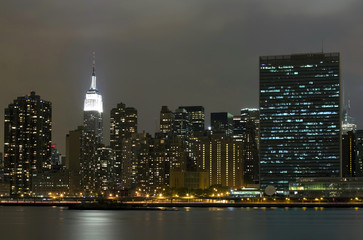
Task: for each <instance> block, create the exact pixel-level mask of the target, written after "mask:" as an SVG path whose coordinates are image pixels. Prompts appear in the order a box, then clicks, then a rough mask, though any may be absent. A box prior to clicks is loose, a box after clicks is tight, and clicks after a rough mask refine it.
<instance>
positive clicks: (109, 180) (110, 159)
mask: <svg viewBox="0 0 363 240" xmlns="http://www.w3.org/2000/svg"><path fill="white" fill-rule="evenodd" d="M96 159H97V160H96V192H98V193H99V194H101V195H102V196H108V195H109V194H112V193H116V192H117V190H119V189H118V186H117V183H118V181H117V178H118V177H120V175H119V174H118V173H116V171H117V170H118V169H119V167H118V165H117V164H116V156H115V153H114V151H113V150H112V149H111V148H107V147H100V148H97V151H96Z"/></svg>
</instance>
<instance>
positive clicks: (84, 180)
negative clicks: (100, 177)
mask: <svg viewBox="0 0 363 240" xmlns="http://www.w3.org/2000/svg"><path fill="white" fill-rule="evenodd" d="M96 145H97V143H96V137H95V135H94V132H90V131H86V130H85V128H84V126H80V127H78V128H77V129H76V130H73V131H70V132H69V134H67V137H66V154H67V159H66V169H67V170H68V171H69V188H70V192H71V193H72V194H78V193H79V192H83V193H84V194H86V195H88V194H91V192H92V193H94V192H95V191H96V180H97V179H96V177H97V176H96V168H97V158H96V150H97V147H96Z"/></svg>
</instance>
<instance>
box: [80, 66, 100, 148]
mask: <svg viewBox="0 0 363 240" xmlns="http://www.w3.org/2000/svg"><path fill="white" fill-rule="evenodd" d="M92 69H93V71H92V78H91V87H90V89H89V90H88V91H87V93H86V98H85V100H84V108H83V125H84V127H85V129H86V131H91V132H94V134H95V136H96V140H97V142H98V143H102V141H103V102H102V95H101V94H100V93H99V91H98V89H97V85H96V72H95V63H94V64H93V66H92Z"/></svg>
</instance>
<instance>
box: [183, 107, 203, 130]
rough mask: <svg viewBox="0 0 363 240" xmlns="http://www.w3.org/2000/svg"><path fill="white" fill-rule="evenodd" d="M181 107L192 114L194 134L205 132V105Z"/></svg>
mask: <svg viewBox="0 0 363 240" xmlns="http://www.w3.org/2000/svg"><path fill="white" fill-rule="evenodd" d="M179 108H184V109H185V110H186V111H187V112H188V113H189V114H190V116H191V124H192V131H193V133H194V134H193V135H196V134H198V133H199V134H202V133H203V132H204V120H205V115H204V107H202V106H181V107H179Z"/></svg>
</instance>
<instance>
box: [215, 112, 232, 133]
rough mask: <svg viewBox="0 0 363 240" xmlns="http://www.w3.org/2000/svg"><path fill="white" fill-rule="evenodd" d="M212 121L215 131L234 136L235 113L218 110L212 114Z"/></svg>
mask: <svg viewBox="0 0 363 240" xmlns="http://www.w3.org/2000/svg"><path fill="white" fill-rule="evenodd" d="M210 122H211V127H212V131H213V133H216V134H226V136H227V137H232V136H233V129H234V125H233V115H232V114H230V113H228V112H216V113H211V114H210Z"/></svg>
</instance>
